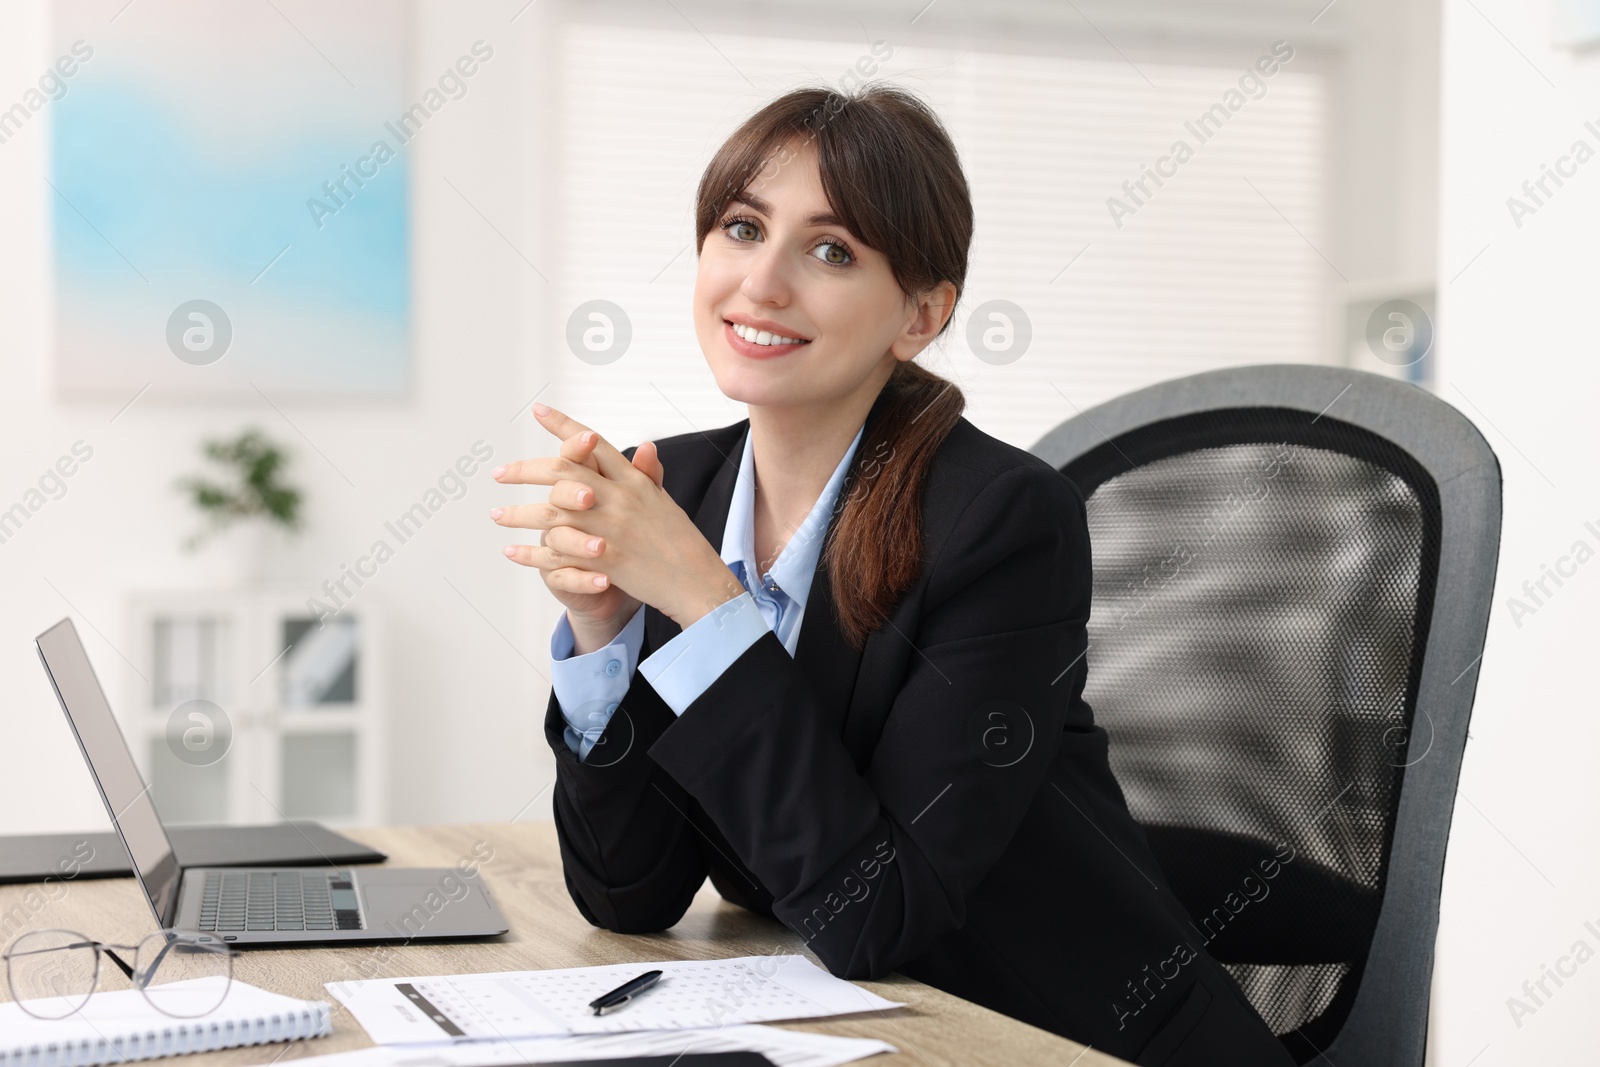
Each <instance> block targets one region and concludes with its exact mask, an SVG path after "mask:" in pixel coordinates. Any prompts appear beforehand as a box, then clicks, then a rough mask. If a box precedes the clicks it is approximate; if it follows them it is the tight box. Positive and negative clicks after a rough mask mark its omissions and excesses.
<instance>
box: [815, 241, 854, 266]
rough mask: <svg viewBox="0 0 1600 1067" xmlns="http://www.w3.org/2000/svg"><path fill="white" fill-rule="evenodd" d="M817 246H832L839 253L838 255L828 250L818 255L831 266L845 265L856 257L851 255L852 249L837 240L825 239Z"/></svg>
mask: <svg viewBox="0 0 1600 1067" xmlns="http://www.w3.org/2000/svg"><path fill="white" fill-rule="evenodd" d="M817 248H819V249H820V248H831V249H834V250H835V251H836V252H837V253H838V255H837V257H835V256H834V255H833V254H830V253H826V252H825V253H823V254H822V255H820V256H818V257H817V258H818V259H820V260H822V261H823V262H824V263H827V264H829V265H830V266H834V267H843V266H845V265H846V264H848V263H849V262H850V261H851V259H853V258H854V257H853V256H851V255H850V250H849V249H848V248H846V247H845V246H844V245H842V244H840V243H839V242H837V241H823V242H822V243H821V244H819V245H817Z"/></svg>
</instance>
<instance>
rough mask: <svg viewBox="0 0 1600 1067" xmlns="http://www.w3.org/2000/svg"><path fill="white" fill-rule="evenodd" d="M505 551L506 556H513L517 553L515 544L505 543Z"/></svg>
mask: <svg viewBox="0 0 1600 1067" xmlns="http://www.w3.org/2000/svg"><path fill="white" fill-rule="evenodd" d="M505 553H506V555H508V556H515V555H516V554H517V546H516V545H507V546H506V547H505Z"/></svg>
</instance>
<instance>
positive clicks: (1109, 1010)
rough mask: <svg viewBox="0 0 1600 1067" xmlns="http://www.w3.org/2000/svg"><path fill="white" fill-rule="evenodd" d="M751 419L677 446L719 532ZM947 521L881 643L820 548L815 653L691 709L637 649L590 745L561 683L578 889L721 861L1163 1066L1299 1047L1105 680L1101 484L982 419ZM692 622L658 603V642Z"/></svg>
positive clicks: (636, 927) (704, 698)
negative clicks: (1276, 1028) (1202, 893)
mask: <svg viewBox="0 0 1600 1067" xmlns="http://www.w3.org/2000/svg"><path fill="white" fill-rule="evenodd" d="M883 400H884V395H883V394H880V396H879V398H878V400H877V402H876V403H875V404H874V405H873V408H872V412H871V414H869V416H868V424H869V425H868V432H867V433H866V434H864V435H863V438H862V440H863V442H865V441H867V440H869V439H870V436H871V424H872V422H873V421H874V420H875V419H876V418H877V417H878V416H879V414H881V411H882V409H883V406H884V404H883ZM748 427H749V420H748V419H746V420H742V421H740V422H738V423H736V424H734V425H732V426H726V427H722V428H720V429H716V430H710V431H707V432H705V433H692V434H684V435H681V436H677V437H669V438H665V439H663V440H660V441H657V442H656V445H657V448H658V449H659V451H660V455H661V461H662V464H663V466H664V467H665V471H666V478H665V484H664V487H665V489H666V491H667V492H668V493H669V494H671V496H672V498H673V499H674V500H675V501H677V502H678V504H679V505H680V506H681V507H683V509H684V510H685V511H686V512H688V513H689V514H690V515H691V516H693V517H694V520H695V524H696V525H697V526H698V527H699V528H700V530H701V531H702V532H703V533H704V534H705V536H706V539H707V540H708V541H709V542H710V543H711V544H712V545H714V546H716V545H720V544H721V543H722V532H723V526H724V523H725V521H726V519H727V514H728V507H729V502H730V500H731V497H732V493H733V484H734V479H735V476H736V475H737V473H738V464H739V458H740V455H741V451H742V449H743V445H744V434H745V433H746V432H747V430H748ZM625 454H626V455H628V456H629V457H630V458H631V457H632V454H633V449H632V448H629V449H627V450H626V453H625ZM891 462H892V460H891ZM856 468H857V465H856V464H852V465H851V470H850V473H849V474H848V475H847V477H846V481H845V483H844V488H843V489H842V490H841V493H844V494H848V493H849V492H850V487H851V484H852V482H853V481H854V479H855V477H856ZM836 518H837V512H836V513H835V520H836ZM923 536H924V544H925V554H924V557H923V558H924V563H923V567H922V571H921V574H920V575H919V577H918V578H917V579H916V581H915V582H914V584H913V585H912V586H911V588H910V589H909V590H908V591H907V592H906V593H905V595H904V596H903V597H902V598H901V600H900V601H899V603H898V604H897V606H896V607H895V608H894V610H893V612H892V614H891V616H890V619H889V622H888V624H886V625H884V626H881V627H880V628H879V629H877V630H876V631H874V632H873V633H872V634H871V635H870V636H869V637H868V639H867V642H866V645H865V648H864V649H862V650H861V651H856V650H853V649H852V648H851V647H850V646H849V645H848V644H847V643H846V642H845V641H844V639H843V637H842V636H841V635H840V634H839V631H838V629H837V627H836V624H835V621H834V612H833V597H832V594H831V590H830V583H829V578H828V573H827V570H826V567H825V565H824V564H823V563H821V562H819V564H818V570H817V573H816V576H815V579H814V580H813V582H812V585H811V592H810V596H809V599H808V602H807V604H806V610H805V615H804V616H803V618H802V620H801V628H800V638H799V642H798V644H797V646H796V652H795V655H794V657H793V658H791V657H790V655H789V653H788V651H787V650H786V649H785V648H784V647H783V644H782V643H781V642H780V641H779V640H778V637H777V635H776V634H774V633H771V632H768V633H767V634H766V635H765V636H763V637H761V638H760V639H759V640H757V641H756V642H755V644H754V645H752V646H751V647H750V648H749V649H747V650H746V651H745V652H744V653H743V654H742V655H741V656H740V657H739V658H738V659H737V660H735V661H734V663H733V664H732V665H731V666H730V667H729V668H728V669H727V670H726V671H725V672H724V673H723V674H722V675H721V676H720V677H719V678H718V679H717V681H715V682H714V683H713V684H712V685H711V686H710V688H708V689H707V690H706V691H705V692H704V693H703V694H702V695H701V696H700V697H699V698H698V699H697V700H696V701H695V702H694V703H693V704H692V705H690V707H689V708H687V709H686V710H685V712H684V714H683V716H682V717H681V718H680V717H677V716H675V715H674V714H673V713H672V710H671V709H670V708H668V707H667V705H666V704H665V703H663V701H662V700H661V698H660V696H659V695H657V694H656V692H655V690H654V689H652V688H651V686H650V684H649V682H647V681H646V680H645V679H644V677H643V676H642V675H640V674H638V672H637V671H635V674H634V677H633V682H632V685H631V686H630V688H629V689H628V691H627V693H626V695H625V696H624V697H623V699H622V701H621V703H620V707H619V708H618V710H617V711H616V713H615V714H614V715H613V716H612V719H611V721H610V723H609V725H608V726H607V728H606V730H605V732H604V734H603V735H602V736H601V738H600V740H599V741H598V742H597V743H596V744H595V746H594V748H593V750H592V751H591V753H590V755H589V757H588V760H587V761H586V762H579V761H578V759H577V757H575V756H574V755H573V753H572V751H571V749H569V748H568V747H567V745H566V742H565V740H564V739H563V727H564V726H565V723H564V720H563V719H562V717H561V711H560V707H559V704H558V703H557V701H556V698H555V695H554V694H553V693H552V695H551V697H550V703H549V707H548V709H547V713H546V719H545V735H546V739H547V740H548V741H549V744H550V747H551V749H552V751H553V752H554V753H555V757H556V788H555V794H554V812H555V822H556V829H557V833H558V835H559V839H560V847H561V857H562V863H563V866H564V869H565V875H566V883H567V888H568V890H569V892H570V893H571V895H572V899H573V902H574V903H575V904H576V905H577V907H578V910H579V911H580V912H581V913H582V914H583V916H584V918H586V919H588V920H589V921H590V922H591V923H593V924H594V925H596V926H600V927H603V928H605V929H608V930H614V931H618V932H621V933H644V932H653V931H659V930H663V929H665V928H667V927H670V926H672V925H673V924H674V923H676V922H677V921H678V919H679V918H680V917H682V915H683V914H684V912H685V910H686V909H687V908H688V906H689V903H690V900H691V898H692V897H693V896H694V894H695V892H696V891H697V890H698V889H699V887H700V886H701V884H702V883H703V882H704V881H705V878H706V876H707V874H709V875H710V877H711V881H712V884H713V885H715V886H716V888H717V890H718V891H719V892H720V893H721V894H722V896H723V897H724V898H726V899H727V900H730V901H732V902H733V903H735V904H739V905H742V906H743V907H745V908H748V909H750V910H752V911H755V912H759V913H760V914H762V915H767V916H771V917H774V918H776V919H777V920H779V921H781V922H782V923H784V924H785V925H786V926H788V927H789V928H790V929H791V930H794V931H795V932H797V933H799V934H800V935H801V937H802V938H804V939H805V940H806V943H807V945H808V946H809V947H810V948H811V949H812V951H814V952H815V953H816V955H817V957H818V958H819V959H821V960H822V962H823V963H824V964H825V965H826V966H827V967H828V969H829V970H830V971H832V972H833V973H834V974H836V975H839V976H841V977H845V978H858V979H863V978H877V977H881V976H883V975H886V974H888V973H889V972H891V971H899V972H901V973H903V974H906V975H909V976H911V977H913V978H917V979H920V980H922V981H924V982H927V983H929V984H931V985H934V986H938V987H940V988H942V989H945V990H947V991H949V992H951V993H954V994H956V995H958V996H961V997H965V998H967V999H969V1000H973V1001H976V1002H978V1003H980V1004H983V1005H986V1006H988V1007H990V1008H992V1009H994V1010H997V1011H1000V1012H1003V1013H1005V1014H1007V1015H1011V1016H1014V1017H1016V1018H1019V1019H1022V1020H1024V1021H1026V1022H1029V1023H1032V1024H1033V1025H1035V1026H1039V1027H1042V1028H1044V1029H1047V1030H1051V1031H1055V1032H1057V1033H1060V1034H1063V1035H1065V1036H1067V1037H1070V1038H1073V1039H1074V1040H1077V1041H1080V1042H1083V1043H1086V1044H1093V1045H1094V1046H1095V1047H1096V1048H1099V1049H1101V1050H1103V1051H1108V1052H1111V1053H1112V1054H1114V1055H1120V1056H1122V1057H1124V1058H1126V1059H1132V1058H1134V1057H1135V1056H1139V1057H1140V1062H1149V1063H1170V1064H1178V1063H1190V1062H1193V1063H1195V1064H1202V1063H1209V1062H1213V1060H1212V1059H1210V1058H1207V1057H1208V1056H1209V1055H1210V1052H1212V1051H1215V1052H1216V1053H1217V1058H1216V1059H1215V1061H1214V1062H1218V1063H1221V1062H1227V1063H1229V1064H1231V1065H1237V1064H1251V1063H1260V1064H1263V1065H1266V1064H1274V1065H1278V1064H1284V1065H1286V1064H1289V1063H1291V1062H1292V1061H1291V1060H1290V1059H1289V1057H1288V1055H1287V1053H1285V1052H1284V1051H1283V1048H1282V1046H1281V1045H1280V1044H1279V1043H1278V1041H1277V1040H1276V1039H1275V1038H1273V1037H1272V1035H1271V1033H1270V1031H1268V1030H1267V1028H1266V1025H1265V1024H1264V1023H1263V1022H1262V1021H1261V1019H1260V1017H1259V1016H1258V1015H1257V1014H1256V1013H1255V1011H1254V1010H1253V1009H1252V1008H1251V1007H1250V1006H1249V1004H1248V1002H1247V1001H1245V1000H1244V997H1243V995H1242V993H1240V992H1239V990H1238V987H1237V986H1236V985H1234V984H1233V982H1232V979H1231V978H1229V976H1228V975H1227V973H1226V972H1225V971H1223V970H1222V969H1221V968H1220V966H1218V965H1217V964H1216V963H1215V962H1214V961H1212V959H1211V957H1210V956H1209V955H1206V954H1205V952H1204V948H1203V944H1204V942H1203V938H1201V937H1200V935H1199V934H1198V932H1197V931H1196V930H1195V929H1194V928H1193V927H1192V926H1191V925H1190V924H1189V922H1188V916H1187V915H1186V914H1185V913H1184V911H1183V908H1182V906H1181V905H1180V904H1179V903H1178V902H1177V900H1176V898H1174V897H1173V896H1172V894H1171V892H1170V889H1169V887H1168V886H1167V883H1166V881H1165V879H1164V877H1163V876H1162V874H1161V872H1160V869H1159V868H1158V867H1157V865H1156V861H1155V859H1154V858H1153V857H1152V855H1151V853H1150V851H1149V849H1148V847H1147V845H1146V843H1145V839H1144V835H1143V832H1142V831H1141V830H1140V828H1139V826H1138V824H1137V823H1135V822H1134V820H1133V819H1132V817H1131V816H1130V815H1129V813H1128V809H1127V805H1126V803H1125V802H1124V799H1123V794H1122V791H1121V789H1120V788H1119V786H1118V784H1117V780H1116V779H1115V778H1114V777H1113V776H1112V774H1111V770H1110V766H1109V764H1108V761H1107V737H1106V733H1105V731H1104V730H1103V729H1101V728H1100V727H1098V726H1096V725H1095V724H1094V721H1093V717H1092V715H1091V712H1090V709H1089V706H1088V704H1086V703H1085V702H1084V700H1083V696H1082V694H1083V687H1084V681H1085V679H1086V677H1087V657H1086V651H1087V648H1086V644H1087V641H1086V635H1085V624H1086V623H1087V622H1088V618H1089V605H1090V586H1091V581H1092V570H1091V559H1090V550H1089V537H1088V526H1087V519H1086V515H1085V510H1084V502H1083V497H1082V495H1081V494H1080V493H1079V491H1078V489H1077V487H1076V486H1074V485H1073V484H1072V482H1071V481H1069V480H1068V479H1067V478H1066V477H1065V476H1063V475H1062V474H1061V473H1060V472H1058V471H1056V470H1055V469H1054V468H1052V467H1051V466H1050V465H1049V464H1048V463H1046V462H1045V461H1044V460H1042V459H1039V458H1038V457H1036V456H1034V455H1032V454H1030V453H1028V452H1026V451H1024V450H1022V449H1019V448H1016V447H1014V446H1012V445H1009V444H1006V443H1004V442H1002V441H999V440H997V439H996V438H993V437H990V436H989V435H987V434H985V433H983V432H982V431H980V430H978V429H977V428H975V427H974V426H973V425H972V424H971V423H970V422H968V421H967V420H966V419H964V418H963V419H961V420H960V421H959V422H958V423H957V424H956V426H955V428H954V429H953V430H952V431H951V432H950V434H949V436H948V437H947V438H946V440H945V441H944V442H943V443H942V444H941V446H940V447H939V450H938V452H937V453H936V455H935V457H934V461H933V464H932V466H931V468H930V470H929V474H928V478H927V482H926V485H925V490H924V495H923ZM678 632H679V627H678V626H677V625H676V624H675V623H673V622H672V621H671V620H670V619H668V618H666V617H665V616H664V615H662V614H661V613H660V612H658V611H657V610H656V609H655V608H653V607H647V608H646V609H645V638H644V646H643V652H642V655H641V659H642V658H643V656H648V655H649V654H650V653H651V652H652V651H654V650H655V649H657V648H660V647H661V646H662V645H663V644H664V643H666V642H667V641H668V640H670V639H671V638H672V637H673V636H674V635H675V634H677V633H678ZM1197 979H1199V980H1200V981H1197ZM1224 1048H1225V1049H1226V1055H1223V1054H1222V1050H1223V1049H1224ZM1252 1048H1254V1049H1256V1050H1257V1051H1256V1053H1255V1058H1254V1059H1252V1058H1251V1049H1252ZM1185 1057H1189V1058H1185ZM1196 1057H1198V1058H1196Z"/></svg>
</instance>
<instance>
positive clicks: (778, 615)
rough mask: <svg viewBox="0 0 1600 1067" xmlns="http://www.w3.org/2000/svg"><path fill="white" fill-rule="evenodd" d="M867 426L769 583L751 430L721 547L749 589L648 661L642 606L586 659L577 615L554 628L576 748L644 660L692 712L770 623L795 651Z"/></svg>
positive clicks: (649, 673) (554, 666) (599, 728)
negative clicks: (759, 542) (578, 645)
mask: <svg viewBox="0 0 1600 1067" xmlns="http://www.w3.org/2000/svg"><path fill="white" fill-rule="evenodd" d="M865 430H866V425H865V424H864V423H863V425H862V427H861V429H858V430H857V431H856V436H855V438H854V439H853V440H852V441H851V442H850V447H849V448H847V449H845V452H844V458H843V459H841V460H839V465H838V466H837V467H835V468H834V470H833V475H832V477H830V478H829V479H828V484H827V485H826V486H824V487H823V489H822V495H821V496H819V497H817V502H816V503H815V504H813V505H812V506H811V512H810V514H808V515H807V516H806V517H805V520H804V521H803V522H801V524H800V528H799V529H798V530H796V531H795V533H794V536H793V537H791V538H790V539H789V543H788V544H786V545H784V546H783V551H781V552H779V553H778V558H777V559H776V560H775V561H773V564H772V567H771V568H770V569H768V570H767V572H766V573H765V574H763V575H761V578H760V579H759V580H756V579H754V578H752V577H751V576H752V575H754V574H756V572H757V569H758V564H757V561H756V558H755V555H756V550H755V503H756V476H755V461H754V459H753V458H752V457H753V452H752V449H753V445H752V443H751V435H750V433H749V432H748V431H746V433H745V435H744V454H743V455H742V456H741V457H740V459H739V474H738V478H737V480H736V481H735V482H734V485H733V498H732V499H731V500H730V501H729V503H728V521H727V523H726V525H725V526H724V527H723V531H722V553H721V554H722V560H723V562H724V563H726V564H727V565H728V569H729V570H731V571H732V572H733V574H734V577H736V578H738V579H739V581H740V583H741V584H742V585H743V586H744V587H745V592H743V593H740V594H739V595H738V596H736V597H734V598H733V599H732V600H730V601H728V602H727V603H725V604H721V605H718V606H717V607H716V608H713V609H712V610H711V611H710V612H708V613H706V614H705V615H703V616H701V617H700V618H699V619H697V620H695V621H694V622H693V623H691V624H690V625H689V626H688V628H687V629H685V630H683V631H681V632H680V633H678V634H677V635H676V636H675V637H673V638H672V640H670V641H668V642H667V643H666V644H664V645H662V646H661V647H660V648H658V649H656V650H655V651H654V652H652V653H651V654H650V656H649V657H648V658H647V659H645V661H644V662H643V663H639V651H640V649H642V648H643V647H644V608H643V607H641V608H639V610H638V611H636V612H634V613H633V618H631V619H629V620H628V624H627V625H626V626H624V627H623V628H622V632H621V633H620V634H618V635H617V637H616V639H615V640H614V641H612V642H611V643H610V644H609V645H606V646H605V647H604V648H601V649H596V650H595V651H593V652H589V653H586V654H585V655H582V656H574V655H573V654H572V652H573V645H574V639H573V634H572V624H571V623H570V622H569V621H568V620H567V613H566V612H564V611H563V612H562V613H561V619H560V620H559V621H558V622H557V623H556V628H555V632H554V633H553V634H551V635H550V682H551V686H552V687H553V688H554V689H555V694H556V701H557V703H558V704H559V705H560V707H561V716H562V718H564V719H566V721H567V727H566V730H565V731H564V733H563V736H564V737H565V739H566V742H567V747H568V748H570V749H572V751H573V752H574V753H576V754H577V756H578V758H579V759H580V760H582V759H586V758H587V757H588V755H589V750H590V749H591V748H593V747H594V744H595V742H596V741H598V740H599V739H600V735H601V734H602V733H603V732H604V731H605V728H606V724H607V723H608V722H610V721H611V713H612V712H614V711H616V710H617V705H618V703H620V702H621V700H622V697H623V695H624V694H625V693H627V691H628V687H629V685H631V684H632V681H633V672H634V667H635V665H636V664H637V666H638V670H639V673H640V674H642V675H644V677H645V679H646V680H647V681H648V682H649V683H650V685H651V686H652V687H653V688H654V689H655V691H656V692H657V693H658V694H660V696H661V699H662V700H663V701H665V702H666V705H667V706H668V707H669V708H671V709H672V711H673V713H674V714H676V715H682V714H683V712H684V709H686V708H687V707H688V706H689V705H690V704H693V703H694V702H695V700H696V699H697V698H698V697H699V696H700V694H702V693H704V692H705V691H706V690H707V689H709V688H710V687H711V683H712V682H715V681H716V680H717V679H718V678H719V677H721V675H722V672H723V671H725V670H727V669H728V668H729V667H730V666H731V665H732V664H733V661H734V660H736V659H738V658H739V657H740V656H741V655H742V654H743V653H744V651H745V650H746V649H748V648H749V647H750V646H751V645H753V644H755V643H756V641H758V640H760V638H761V636H762V635H763V634H765V633H766V632H767V631H768V630H771V631H772V632H773V633H775V634H776V635H777V636H778V640H779V641H781V642H783V647H784V648H785V649H786V650H787V651H788V653H789V655H791V656H793V655H794V650H795V646H796V645H797V644H799V641H800V620H801V618H802V617H803V616H804V615H805V610H806V600H807V599H808V598H809V597H810V594H811V580H812V578H814V577H815V576H816V572H817V561H818V560H819V559H820V558H821V556H822V540H823V538H824V537H825V536H826V535H827V532H828V523H829V520H830V519H831V518H832V515H833V509H834V506H835V504H836V503H837V502H838V498H839V491H840V489H841V488H842V487H843V485H844V478H845V472H846V471H848V470H849V468H850V458H851V457H852V456H854V455H855V452H856V449H857V448H858V447H859V446H860V444H861V435H862V433H863V432H864V431H865Z"/></svg>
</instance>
